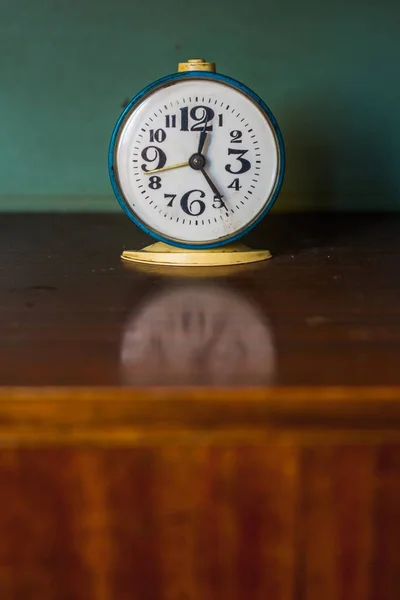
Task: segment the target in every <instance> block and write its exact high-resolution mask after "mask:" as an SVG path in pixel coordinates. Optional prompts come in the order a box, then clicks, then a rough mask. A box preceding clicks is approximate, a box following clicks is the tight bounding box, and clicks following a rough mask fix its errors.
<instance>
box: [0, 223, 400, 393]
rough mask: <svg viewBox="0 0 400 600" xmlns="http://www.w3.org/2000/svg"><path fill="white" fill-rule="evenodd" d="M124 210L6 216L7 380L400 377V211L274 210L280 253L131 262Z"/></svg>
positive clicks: (268, 237)
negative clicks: (244, 259)
mask: <svg viewBox="0 0 400 600" xmlns="http://www.w3.org/2000/svg"><path fill="white" fill-rule="evenodd" d="M148 241H149V240H148V239H147V238H146V236H145V235H144V234H141V233H140V232H139V231H138V230H137V229H136V228H135V227H134V225H133V224H131V222H130V221H129V220H128V219H127V218H126V217H125V216H124V215H101V216H100V215H97V216H95V215H79V216H75V215H58V216H49V215H40V214H37V215H31V216H22V215H18V216H12V215H3V216H2V217H1V221H0V256H1V281H0V307H1V348H0V383H1V385H3V386H21V385H22V386H44V385H46V386H49V385H51V386H121V385H122V386H126V385H128V386H141V387H150V386H154V385H158V386H169V387H171V386H214V387H215V386H220V387H221V386H229V387H232V386H253V387H254V386H258V387H270V386H338V385H339V386H372V385H373V386H382V385H383V386H400V368H399V364H400V302H399V300H400V218H399V217H393V216H392V215H387V216H378V215H369V216H362V215H358V216H354V215H345V214H344V215H328V214H327V215H319V216H318V215H308V216H302V215H297V216H296V215H291V216H288V215H271V216H270V217H269V219H267V220H266V222H265V226H263V228H260V229H258V230H257V232H256V233H255V234H254V235H253V236H252V237H249V238H248V239H247V240H246V241H248V242H249V243H250V244H253V245H254V246H255V247H263V246H264V247H268V248H269V249H270V250H271V251H272V253H273V255H274V258H273V259H272V260H270V261H267V262H265V263H263V264H261V265H259V266H258V267H250V266H248V267H240V268H236V270H235V268H233V269H232V270H231V271H229V270H227V271H226V272H225V273H222V274H220V273H218V271H214V272H213V271H208V276H206V275H204V276H203V277H193V276H192V277H191V276H190V275H189V276H185V275H182V274H181V273H180V272H179V270H173V269H170V270H169V271H167V270H164V271H161V273H157V272H153V271H151V270H148V271H146V270H144V269H143V270H142V271H140V270H136V269H134V268H129V267H125V266H124V265H123V264H122V262H121V260H120V258H119V255H120V253H121V250H123V249H126V248H128V249H129V248H140V247H141V246H143V245H144V244H146V243H147V242H148Z"/></svg>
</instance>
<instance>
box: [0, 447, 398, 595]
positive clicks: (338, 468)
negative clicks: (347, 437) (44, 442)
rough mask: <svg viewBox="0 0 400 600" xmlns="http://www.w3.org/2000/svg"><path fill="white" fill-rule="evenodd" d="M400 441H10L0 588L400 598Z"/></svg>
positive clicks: (2, 466)
mask: <svg viewBox="0 0 400 600" xmlns="http://www.w3.org/2000/svg"><path fill="white" fill-rule="evenodd" d="M399 469H400V449H399V447H398V446H397V447H393V446H392V447H391V446H387V445H368V446H352V445H343V446H341V447H337V446H335V445H327V446H320V445H307V446H297V445H292V444H287V443H278V444H276V443H274V444H265V445H262V446H259V445H252V446H248V445H244V446H243V445H242V446H230V445H227V446H224V447H215V446H208V447H204V446H200V447H199V446H190V447H187V446H179V445H176V444H174V445H170V444H167V445H163V446H162V447H151V448H149V447H147V448H144V447H142V448H136V449H129V450H128V449H118V450H117V449H114V450H111V449H97V450H90V449H87V450H83V449H81V450H78V449H68V450H67V449H65V450H62V449H53V450H47V451H46V450H30V451H28V450H3V451H2V452H1V453H0V478H1V480H2V481H7V485H6V486H4V487H2V494H1V498H0V565H1V568H0V591H1V593H2V597H4V598H12V599H14V600H20V599H21V600H23V599H25V598H27V597H29V598H30V599H32V600H36V599H39V598H40V599H43V598H45V599H53V598H54V599H64V598H65V599H68V600H69V599H70V598H74V600H79V599H81V598H82V600H83V599H85V600H87V599H88V598H95V599H99V600H106V599H107V600H108V599H113V598H118V599H119V600H124V599H125V598H126V599H128V598H129V599H130V598H132V597H134V598H143V599H146V598H147V599H149V600H152V599H154V598H168V599H171V600H180V599H181V598H188V599H190V600H192V599H193V600H197V599H215V600H224V599H225V598H226V599H227V600H228V599H229V600H231V599H232V598H234V599H237V600H241V599H243V600H247V599H248V598H249V597H251V598H257V599H260V600H261V599H264V598H266V597H271V598H274V599H276V600H302V599H304V598H305V599H307V600H320V599H321V598H327V599H328V600H341V599H345V600H347V599H349V600H352V599H354V598H357V600H370V599H371V598H372V599H374V600H375V599H377V600H378V599H379V600H397V598H398V593H399V589H400V588H399V585H400V575H399V574H400V553H399V539H400V482H399Z"/></svg>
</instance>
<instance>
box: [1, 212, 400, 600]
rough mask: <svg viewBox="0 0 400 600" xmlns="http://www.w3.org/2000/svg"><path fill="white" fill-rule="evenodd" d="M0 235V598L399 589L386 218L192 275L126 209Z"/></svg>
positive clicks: (300, 599) (32, 219) (391, 256)
mask: <svg viewBox="0 0 400 600" xmlns="http://www.w3.org/2000/svg"><path fill="white" fill-rule="evenodd" d="M0 234H1V235H0V253H1V256H2V261H1V262H0V270H1V278H0V308H1V311H0V598H1V599H3V598H4V600H9V599H10V600H27V599H29V600H39V599H40V600H72V599H73V600H81V599H82V600H91V599H93V600H114V598H118V600H125V599H126V600H128V598H129V600H130V599H131V598H135V599H136V598H137V599H140V600H156V599H165V600H248V599H249V598H254V600H264V598H271V599H273V600H321V599H324V600H398V598H399V597H400V543H399V540H400V369H399V364H400V361H399V359H400V311H399V298H400V278H399V277H398V276H397V273H398V265H399V264H400V263H399V260H400V235H399V234H400V219H399V218H398V217H394V216H391V215H386V216H377V215H364V216H361V215H357V216H355V215H290V216H288V215H279V216H271V217H270V218H269V219H268V222H266V224H265V226H264V225H263V227H261V228H259V229H258V230H257V232H255V234H254V235H253V237H252V239H251V240H247V241H248V242H249V243H252V244H253V245H254V246H255V247H268V248H269V249H270V250H271V251H272V253H273V255H274V258H273V260H271V261H268V263H266V264H265V265H261V266H260V267H257V268H256V269H247V268H244V269H239V270H235V271H234V272H230V273H227V272H219V273H216V272H214V271H213V272H212V273H211V274H210V273H203V274H202V275H201V276H200V274H198V275H197V276H195V277H193V273H192V274H191V275H190V274H189V275H188V274H187V273H183V272H181V273H180V274H179V273H177V272H176V271H175V272H172V273H171V272H170V273H166V272H159V271H154V270H152V271H143V270H132V269H126V268H124V267H123V265H122V264H121V262H120V260H119V254H120V252H121V250H122V249H125V248H134V247H141V246H143V245H145V244H146V243H147V241H148V240H147V239H146V238H145V237H144V236H142V235H141V234H140V233H138V232H137V231H136V230H135V229H134V228H133V227H132V226H131V225H130V223H129V222H128V221H127V220H126V219H125V218H124V217H123V216H121V217H120V216H114V215H113V216H110V215H86V216H84V215H79V216H76V215H18V216H16V215H7V216H6V215H3V217H2V220H1V222H0Z"/></svg>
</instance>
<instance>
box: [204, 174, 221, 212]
mask: <svg viewBox="0 0 400 600" xmlns="http://www.w3.org/2000/svg"><path fill="white" fill-rule="evenodd" d="M201 172H202V173H203V175H204V177H205V179H206V181H207V183H208V185H209V186H210V188H211V189H212V191H213V192H214V194H215V196H216V198H219V199H220V200H221V202H222V194H221V192H220V191H219V189H218V188H217V186H216V185H215V183H214V182H213V180H212V179H211V178H210V176H209V175H208V173H207V172H206V171H205V169H204V168H203V169H201ZM222 203H223V206H225V203H224V202H222Z"/></svg>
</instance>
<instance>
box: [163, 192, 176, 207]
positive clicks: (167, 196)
mask: <svg viewBox="0 0 400 600" xmlns="http://www.w3.org/2000/svg"><path fill="white" fill-rule="evenodd" d="M164 198H171V200H170V202H168V204H167V206H172V203H173V201H174V200H175V198H176V194H164Z"/></svg>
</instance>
